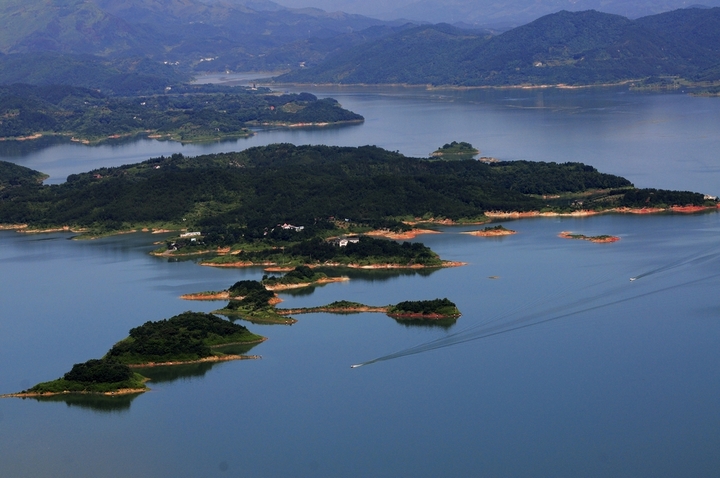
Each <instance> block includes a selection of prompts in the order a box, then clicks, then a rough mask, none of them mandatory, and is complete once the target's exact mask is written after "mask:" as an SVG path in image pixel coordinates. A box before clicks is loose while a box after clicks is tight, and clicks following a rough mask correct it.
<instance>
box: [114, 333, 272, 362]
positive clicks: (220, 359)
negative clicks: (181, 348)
mask: <svg viewBox="0 0 720 478" xmlns="http://www.w3.org/2000/svg"><path fill="white" fill-rule="evenodd" d="M265 340H267V339H262V340H259V341H256V342H241V343H238V344H222V345H218V346H216V347H225V346H228V345H247V344H256V343H260V342H264V341H265ZM260 358H262V357H261V356H260V355H212V356H210V357H203V358H201V359H198V360H186V361H174V362H147V363H140V364H129V365H128V366H129V367H130V368H148V367H165V366H170V365H187V364H193V363H206V362H229V361H231V360H256V359H260Z"/></svg>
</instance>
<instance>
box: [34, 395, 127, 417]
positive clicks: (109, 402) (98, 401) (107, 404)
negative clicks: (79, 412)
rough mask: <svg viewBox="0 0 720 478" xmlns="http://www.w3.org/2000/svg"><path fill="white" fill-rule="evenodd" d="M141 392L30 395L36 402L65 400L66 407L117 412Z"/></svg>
mask: <svg viewBox="0 0 720 478" xmlns="http://www.w3.org/2000/svg"><path fill="white" fill-rule="evenodd" d="M139 395H141V393H132V394H127V395H92V394H87V395H81V394H73V393H69V394H66V395H52V396H50V397H30V398H27V399H24V400H28V399H32V400H37V401H38V402H65V404H66V405H67V406H68V407H78V408H82V409H85V410H90V411H93V412H97V413H117V412H127V411H129V410H130V404H131V403H132V401H133V400H135V399H136V398H137V397H138V396H139Z"/></svg>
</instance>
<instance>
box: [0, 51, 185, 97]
mask: <svg viewBox="0 0 720 478" xmlns="http://www.w3.org/2000/svg"><path fill="white" fill-rule="evenodd" d="M189 79H190V76H189V75H187V74H185V75H184V74H181V73H178V71H177V70H175V69H174V68H172V67H170V66H168V65H163V64H161V63H158V62H155V61H152V60H148V59H137V58H129V59H114V60H108V59H103V58H100V57H97V56H92V55H73V54H68V53H57V52H32V53H26V54H16V55H2V54H0V85H12V84H15V83H25V84H31V85H57V84H63V85H73V86H79V87H85V88H94V89H99V90H101V91H102V92H103V93H105V94H110V95H119V96H125V95H136V94H154V93H162V92H164V91H165V88H167V87H168V86H170V87H172V86H175V85H178V84H180V83H183V82H186V81H188V80H189Z"/></svg>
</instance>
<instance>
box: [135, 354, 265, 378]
mask: <svg viewBox="0 0 720 478" xmlns="http://www.w3.org/2000/svg"><path fill="white" fill-rule="evenodd" d="M256 345H258V344H244V345H228V346H225V347H218V348H215V349H214V350H217V351H218V352H222V353H225V354H232V355H246V354H247V353H248V352H249V351H250V350H252V349H253V348H254V347H255V346H256ZM234 362H235V361H233V360H231V361H228V362H200V363H189V364H183V365H168V366H161V367H147V368H141V369H137V370H138V373H140V374H141V375H143V376H145V377H147V378H149V379H150V383H149V386H150V388H152V384H153V383H164V382H174V381H176V380H191V379H194V378H201V377H203V376H205V374H206V373H207V372H209V371H210V369H212V368H213V367H217V366H221V365H225V364H228V365H230V364H233V363H234Z"/></svg>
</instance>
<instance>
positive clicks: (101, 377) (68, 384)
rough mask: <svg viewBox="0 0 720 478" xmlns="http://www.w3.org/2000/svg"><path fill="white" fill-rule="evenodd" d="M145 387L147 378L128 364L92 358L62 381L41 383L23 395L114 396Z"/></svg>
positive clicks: (73, 369) (60, 379) (76, 366)
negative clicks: (125, 390)
mask: <svg viewBox="0 0 720 478" xmlns="http://www.w3.org/2000/svg"><path fill="white" fill-rule="evenodd" d="M145 388H146V387H145V377H143V376H142V375H140V374H138V373H134V372H133V371H132V370H131V369H130V367H128V366H127V365H126V364H122V363H120V362H117V361H115V360H111V359H99V360H98V359H91V360H88V361H87V362H85V363H77V364H75V365H73V368H72V370H70V371H69V372H68V373H66V374H65V375H63V377H62V378H59V379H57V380H52V381H50V382H42V383H39V384H37V385H35V386H34V387H32V388H30V389H28V390H24V391H23V392H21V393H30V394H32V393H63V392H73V393H111V392H115V391H118V390H124V389H133V390H137V391H142V390H143V389H145Z"/></svg>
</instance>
